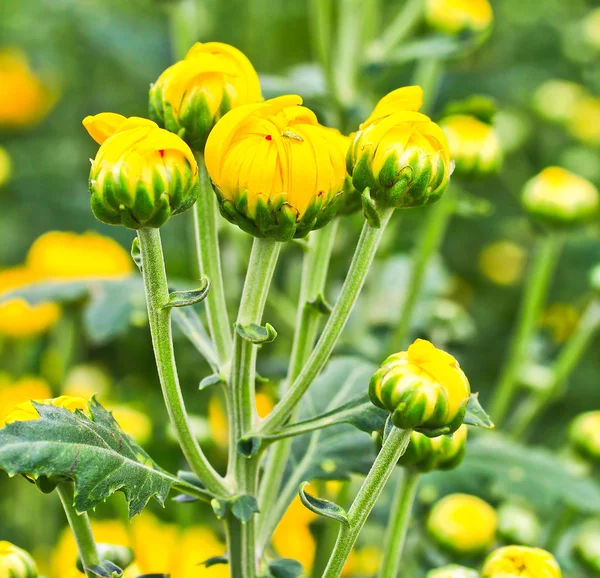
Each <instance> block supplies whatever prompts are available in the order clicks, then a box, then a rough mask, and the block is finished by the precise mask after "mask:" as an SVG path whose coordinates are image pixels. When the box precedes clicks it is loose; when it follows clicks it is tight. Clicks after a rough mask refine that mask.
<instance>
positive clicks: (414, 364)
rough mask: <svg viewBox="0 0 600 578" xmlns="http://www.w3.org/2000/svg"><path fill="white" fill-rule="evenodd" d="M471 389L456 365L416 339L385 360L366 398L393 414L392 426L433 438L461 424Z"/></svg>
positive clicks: (443, 353) (448, 356) (427, 342)
mask: <svg viewBox="0 0 600 578" xmlns="http://www.w3.org/2000/svg"><path fill="white" fill-rule="evenodd" d="M470 395H471V387H470V385H469V380H468V379H467V376H466V375H465V374H464V373H463V371H462V369H461V368H460V366H459V364H458V361H456V359H454V357H452V355H450V354H449V353H446V352H445V351H442V350H441V349H437V348H435V347H434V346H433V345H432V344H431V343H430V342H429V341H425V340H424V339H417V340H416V341H415V342H414V343H413V344H412V345H411V346H410V347H409V348H408V350H407V351H402V352H400V353H396V354H394V355H391V356H390V357H388V358H387V359H386V360H385V361H384V362H383V364H382V365H381V367H380V368H379V369H378V370H377V372H376V373H375V374H374V375H373V377H372V378H371V382H370V384H369V397H370V399H371V401H372V402H373V403H374V404H375V405H376V406H377V407H381V408H382V409H387V410H388V411H389V412H391V413H392V423H393V424H394V425H395V426H396V427H398V428H401V429H415V430H417V431H419V432H421V433H424V434H425V435H428V436H431V437H436V436H439V435H442V434H446V433H451V432H454V431H456V430H457V429H458V428H459V427H460V426H461V424H462V422H463V419H464V416H465V411H466V406H467V402H468V401H469V397H470Z"/></svg>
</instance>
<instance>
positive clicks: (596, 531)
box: [575, 518, 600, 573]
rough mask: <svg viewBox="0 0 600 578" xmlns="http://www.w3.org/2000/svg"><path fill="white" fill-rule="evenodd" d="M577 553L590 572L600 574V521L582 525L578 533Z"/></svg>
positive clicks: (595, 520)
mask: <svg viewBox="0 0 600 578" xmlns="http://www.w3.org/2000/svg"><path fill="white" fill-rule="evenodd" d="M575 552H576V553H577V556H578V557H579V558H580V559H581V561H582V562H583V563H584V564H585V565H586V566H587V567H588V568H589V569H590V570H592V571H594V572H597V573H600V519H597V518H596V519H593V520H588V521H587V522H585V523H584V524H582V526H581V528H580V529H579V531H578V532H577V538H576V540H575Z"/></svg>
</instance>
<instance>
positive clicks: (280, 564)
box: [269, 558, 304, 578]
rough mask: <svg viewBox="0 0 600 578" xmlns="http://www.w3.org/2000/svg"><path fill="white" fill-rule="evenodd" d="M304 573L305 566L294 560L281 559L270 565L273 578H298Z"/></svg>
mask: <svg viewBox="0 0 600 578" xmlns="http://www.w3.org/2000/svg"><path fill="white" fill-rule="evenodd" d="M303 572H304V566H302V564H300V562H298V560H294V559H292V558H280V559H279V560H275V561H274V562H271V563H270V564H269V574H270V576H271V577H272V578H298V576H301V575H302V573H303Z"/></svg>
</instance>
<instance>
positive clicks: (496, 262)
mask: <svg viewBox="0 0 600 578" xmlns="http://www.w3.org/2000/svg"><path fill="white" fill-rule="evenodd" d="M526 264H527V252H526V251H525V249H523V247H521V246H520V245H517V243H513V242H512V241H496V242H494V243H490V244H489V245H487V246H486V247H484V249H483V251H481V253H480V254H479V270H480V271H481V273H482V274H483V275H484V276H485V277H487V278H488V279H489V280H490V281H492V282H493V283H496V284H497V285H506V286H511V285H516V284H517V283H518V282H519V281H520V280H521V279H522V278H523V273H524V272H525V266H526Z"/></svg>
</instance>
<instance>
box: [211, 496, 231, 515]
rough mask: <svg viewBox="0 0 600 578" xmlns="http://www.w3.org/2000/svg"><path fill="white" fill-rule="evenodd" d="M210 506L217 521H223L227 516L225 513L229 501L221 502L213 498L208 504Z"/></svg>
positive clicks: (221, 500)
mask: <svg viewBox="0 0 600 578" xmlns="http://www.w3.org/2000/svg"><path fill="white" fill-rule="evenodd" d="M210 505H211V506H212V509H213V512H214V513H215V516H216V517H217V519H218V520H224V519H225V516H227V512H228V511H229V500H223V499H220V498H219V499H218V498H213V499H212V500H211V502H210Z"/></svg>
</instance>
